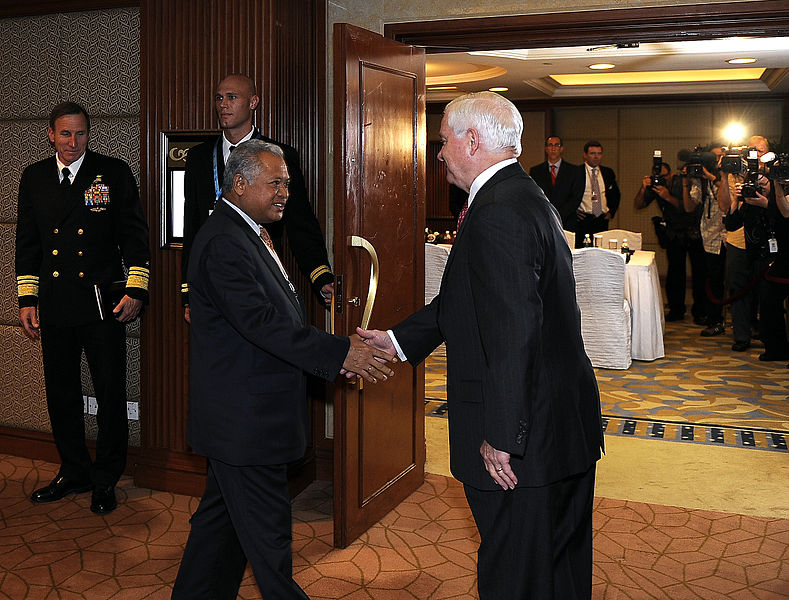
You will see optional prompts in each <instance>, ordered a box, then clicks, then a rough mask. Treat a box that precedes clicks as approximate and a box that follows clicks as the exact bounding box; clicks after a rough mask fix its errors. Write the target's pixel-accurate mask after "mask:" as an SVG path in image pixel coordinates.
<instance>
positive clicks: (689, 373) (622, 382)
mask: <svg viewBox="0 0 789 600" xmlns="http://www.w3.org/2000/svg"><path fill="white" fill-rule="evenodd" d="M700 329H701V328H700V327H698V326H696V325H693V324H692V323H689V322H688V321H685V322H673V323H667V324H666V333H665V336H664V343H665V347H666V357H665V358H662V359H659V360H656V361H653V362H640V361H634V362H633V364H632V366H631V367H630V369H628V370H624V371H617V370H611V369H596V370H595V372H596V374H597V381H598V385H599V387H600V398H601V404H602V411H603V416H604V426H605V431H606V434H608V435H626V436H633V437H642V438H648V439H655V440H663V441H676V442H683V443H705V444H719V445H725V446H736V447H742V448H755V449H761V450H770V451H777V452H789V450H788V449H787V442H788V441H789V369H788V368H787V365H786V363H784V362H760V361H759V360H758V356H759V354H760V353H761V352H763V347H762V346H761V345H760V344H759V343H758V342H757V343H755V344H754V346H753V347H752V348H751V349H750V350H749V351H747V352H741V353H739V352H733V351H732V350H731V335H730V334H728V331H730V330H727V335H722V336H718V337H712V338H703V337H700V336H699V331H700ZM425 373H426V375H425V379H426V384H425V399H426V406H425V411H426V413H427V414H428V415H429V416H434V417H444V418H445V417H446V416H447V407H446V357H445V356H443V355H441V354H440V353H435V354H433V355H432V356H431V357H430V358H429V359H428V361H427V364H426V368H425Z"/></svg>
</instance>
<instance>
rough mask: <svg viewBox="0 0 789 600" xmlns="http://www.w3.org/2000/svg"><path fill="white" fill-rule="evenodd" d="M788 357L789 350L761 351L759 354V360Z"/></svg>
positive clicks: (784, 358)
mask: <svg viewBox="0 0 789 600" xmlns="http://www.w3.org/2000/svg"><path fill="white" fill-rule="evenodd" d="M787 358H789V352H763V353H762V354H760V355H759V360H761V361H768V360H786V359H787Z"/></svg>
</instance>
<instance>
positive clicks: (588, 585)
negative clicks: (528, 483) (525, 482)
mask: <svg viewBox="0 0 789 600" xmlns="http://www.w3.org/2000/svg"><path fill="white" fill-rule="evenodd" d="M595 468H596V464H593V465H592V466H591V467H590V468H589V470H588V471H586V472H585V473H581V474H578V475H574V476H572V477H568V478H566V479H563V480H561V481H559V482H557V483H554V484H551V485H548V486H544V487H533V488H528V487H518V488H515V489H514V490H512V491H503V490H502V491H483V490H478V489H475V488H472V487H469V486H464V489H465V491H466V498H467V500H468V504H469V507H470V508H471V512H472V514H473V515H474V520H475V521H476V523H477V529H478V530H479V534H480V540H481V541H480V546H479V552H478V561H477V576H478V581H477V587H478V590H479V597H480V600H589V598H591V596H592V503H593V500H594V477H595Z"/></svg>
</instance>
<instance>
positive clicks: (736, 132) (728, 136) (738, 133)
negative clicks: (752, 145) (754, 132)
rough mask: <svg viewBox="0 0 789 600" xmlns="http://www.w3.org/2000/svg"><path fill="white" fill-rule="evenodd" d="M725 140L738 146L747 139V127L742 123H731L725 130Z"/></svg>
mask: <svg viewBox="0 0 789 600" xmlns="http://www.w3.org/2000/svg"><path fill="white" fill-rule="evenodd" d="M723 139H724V140H726V141H727V142H728V143H730V144H738V143H740V142H742V141H743V140H744V139H745V127H743V125H742V124H741V123H729V124H728V125H727V126H726V127H725V128H724V130H723Z"/></svg>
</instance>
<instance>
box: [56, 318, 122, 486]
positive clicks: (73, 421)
mask: <svg viewBox="0 0 789 600" xmlns="http://www.w3.org/2000/svg"><path fill="white" fill-rule="evenodd" d="M83 350H84V351H85V357H86V358H87V360H88V366H89V367H90V374H91V377H92V379H93V388H94V391H95V393H96V403H97V405H98V411H97V413H96V423H97V425H98V435H97V437H96V460H95V461H94V462H91V458H90V454H89V453H88V447H87V445H86V444H85V417H84V414H85V413H84V404H83V400H82V382H81V369H80V361H81V357H82V351H83ZM41 352H42V355H43V359H44V381H45V385H46V390H47V409H48V410H49V420H50V423H51V425H52V435H53V437H54V438H55V445H56V446H57V449H58V453H59V454H60V461H61V468H60V474H61V475H64V476H66V477H69V478H72V479H76V480H81V481H91V482H93V484H94V485H96V486H112V485H115V483H117V481H118V479H119V478H120V476H121V475H122V474H123V469H124V468H125V467H126V451H127V447H128V445H129V425H128V419H127V417H126V327H125V326H124V325H123V324H122V323H119V322H117V321H116V320H115V319H109V320H107V321H98V322H96V323H91V324H89V325H81V326H78V327H57V326H52V325H46V326H43V325H42V327H41Z"/></svg>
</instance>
